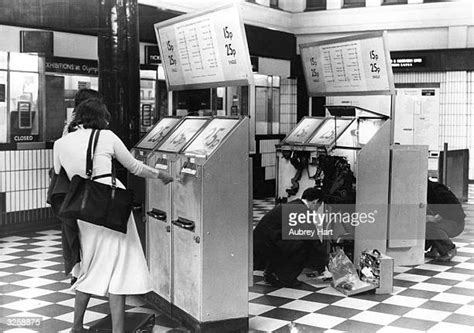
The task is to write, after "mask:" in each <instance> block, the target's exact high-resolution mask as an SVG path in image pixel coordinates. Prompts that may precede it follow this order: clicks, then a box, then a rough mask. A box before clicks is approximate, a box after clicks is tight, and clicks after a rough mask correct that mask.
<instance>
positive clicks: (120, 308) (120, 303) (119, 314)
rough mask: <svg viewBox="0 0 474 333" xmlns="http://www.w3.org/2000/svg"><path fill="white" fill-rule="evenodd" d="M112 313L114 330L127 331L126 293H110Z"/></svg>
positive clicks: (115, 332)
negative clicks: (125, 325) (125, 324)
mask: <svg viewBox="0 0 474 333" xmlns="http://www.w3.org/2000/svg"><path fill="white" fill-rule="evenodd" d="M109 305H110V314H111V315H112V332H113V333H124V332H125V327H124V323H125V295H115V294H109Z"/></svg>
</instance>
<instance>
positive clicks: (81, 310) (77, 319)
mask: <svg viewBox="0 0 474 333" xmlns="http://www.w3.org/2000/svg"><path fill="white" fill-rule="evenodd" d="M90 298H91V295H90V294H86V293H83V292H82V291H79V290H76V298H75V300H74V322H73V324H72V329H73V330H79V332H80V330H82V328H83V326H82V325H83V324H84V314H85V313H86V309H87V304H89V299H90Z"/></svg>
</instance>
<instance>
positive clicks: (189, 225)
mask: <svg viewBox="0 0 474 333" xmlns="http://www.w3.org/2000/svg"><path fill="white" fill-rule="evenodd" d="M171 223H173V224H174V225H175V226H178V227H180V228H183V229H185V230H189V231H194V228H195V223H194V221H191V220H188V219H185V218H183V217H180V216H178V219H177V220H173V221H171Z"/></svg>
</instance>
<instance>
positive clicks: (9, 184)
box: [0, 149, 53, 222]
mask: <svg viewBox="0 0 474 333" xmlns="http://www.w3.org/2000/svg"><path fill="white" fill-rule="evenodd" d="M52 164H53V151H52V150H51V149H38V150H13V151H0V193H2V196H1V197H2V199H3V201H4V202H3V203H2V204H1V206H3V209H2V211H0V213H1V214H0V216H4V215H3V214H5V213H10V212H17V211H27V210H35V209H40V208H47V207H48V204H47V203H46V193H47V190H48V185H49V175H48V170H49V169H50V168H51V167H52ZM0 222H2V221H0Z"/></svg>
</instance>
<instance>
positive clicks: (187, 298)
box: [172, 157, 202, 320]
mask: <svg viewBox="0 0 474 333" xmlns="http://www.w3.org/2000/svg"><path fill="white" fill-rule="evenodd" d="M186 161H187V158H185V157H180V158H179V159H178V160H177V161H176V168H175V169H174V170H173V175H174V178H175V179H176V180H175V182H174V183H173V186H174V190H173V203H174V205H173V214H172V230H173V232H172V234H173V236H172V237H173V241H172V244H173V245H172V246H173V250H172V251H173V258H174V271H173V283H174V285H173V288H174V298H173V302H174V304H175V305H176V306H178V307H179V308H181V309H182V310H184V311H186V312H188V313H189V314H191V315H192V316H193V317H194V318H196V319H199V320H201V291H202V287H201V285H202V274H201V263H202V258H201V253H202V251H201V244H202V243H201V240H202V235H201V230H202V226H201V222H202V221H201V202H202V179H201V177H200V175H201V172H200V171H201V170H200V169H201V167H198V168H197V173H196V175H191V174H186V173H182V172H181V170H182V168H183V165H184V163H185V162H186Z"/></svg>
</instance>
